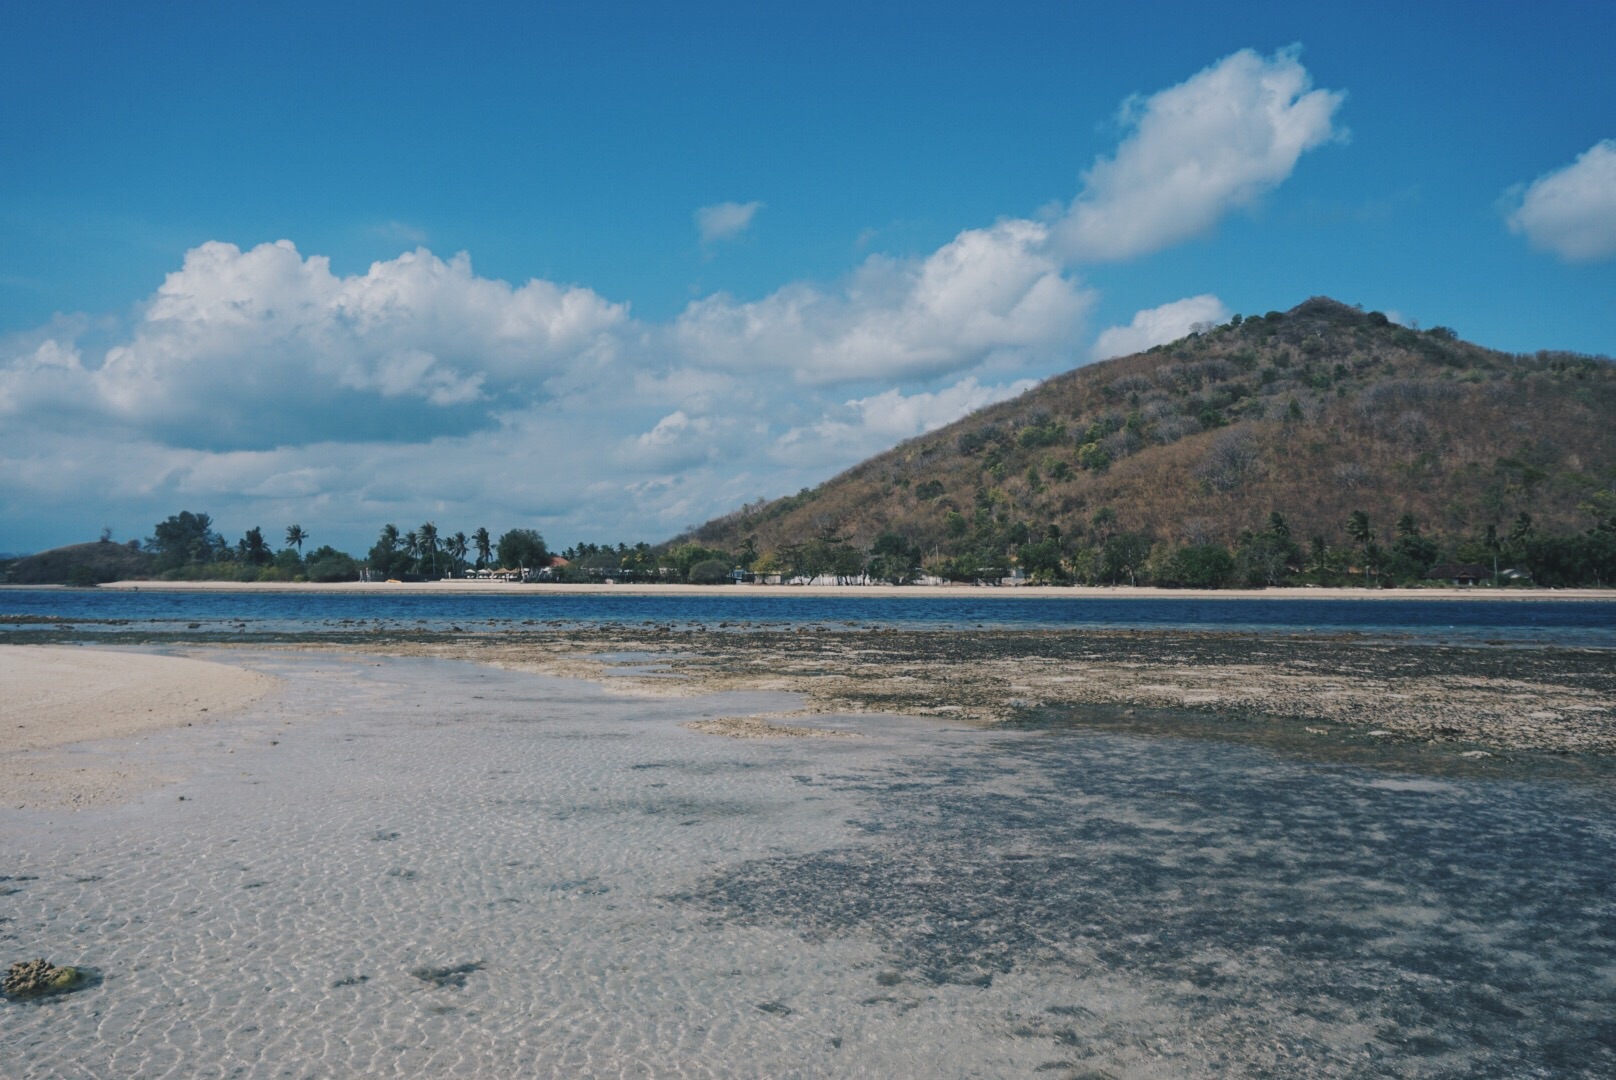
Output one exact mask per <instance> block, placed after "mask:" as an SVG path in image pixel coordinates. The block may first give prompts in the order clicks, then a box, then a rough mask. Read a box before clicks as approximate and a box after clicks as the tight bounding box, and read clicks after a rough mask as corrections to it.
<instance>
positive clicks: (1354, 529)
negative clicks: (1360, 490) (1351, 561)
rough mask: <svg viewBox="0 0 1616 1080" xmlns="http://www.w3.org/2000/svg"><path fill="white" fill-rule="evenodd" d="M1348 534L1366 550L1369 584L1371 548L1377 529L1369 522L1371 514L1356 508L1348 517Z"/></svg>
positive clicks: (1367, 580)
mask: <svg viewBox="0 0 1616 1080" xmlns="http://www.w3.org/2000/svg"><path fill="white" fill-rule="evenodd" d="M1347 535H1348V536H1350V537H1351V538H1352V542H1353V543H1354V544H1357V545H1358V546H1359V547H1361V548H1363V550H1364V570H1363V576H1364V584H1365V585H1367V584H1369V562H1370V559H1369V548H1370V545H1372V544H1373V543H1374V542H1375V530H1374V528H1373V527H1372V526H1371V525H1370V524H1369V515H1368V514H1366V513H1364V512H1363V511H1362V510H1354V511H1353V512H1352V516H1351V517H1349V518H1348V519H1347Z"/></svg>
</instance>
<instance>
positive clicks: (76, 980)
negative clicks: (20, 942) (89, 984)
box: [0, 957, 85, 998]
mask: <svg viewBox="0 0 1616 1080" xmlns="http://www.w3.org/2000/svg"><path fill="white" fill-rule="evenodd" d="M84 982H85V974H84V972H83V971H81V970H79V969H78V968H76V967H57V966H56V965H55V964H52V963H49V962H48V961H46V960H45V959H44V958H43V957H41V958H40V959H38V960H18V961H17V962H16V963H14V964H12V965H11V967H10V968H8V969H7V970H6V977H5V979H4V980H3V981H0V991H4V992H5V994H6V996H7V997H14V998H30V997H43V996H45V995H46V994H65V993H67V992H68V991H69V990H76V989H78V988H79V987H80V986H81V985H83V983H84Z"/></svg>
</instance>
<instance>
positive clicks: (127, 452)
mask: <svg viewBox="0 0 1616 1080" xmlns="http://www.w3.org/2000/svg"><path fill="white" fill-rule="evenodd" d="M1344 101H1345V94H1344V93H1343V92H1341V91H1334V90H1322V89H1315V88H1314V87H1313V85H1312V79H1311V77H1310V75H1309V73H1308V72H1307V70H1306V69H1305V67H1304V66H1303V65H1302V63H1301V61H1300V57H1299V53H1298V50H1297V49H1295V48H1290V49H1284V50H1281V51H1279V52H1277V53H1274V54H1272V55H1270V56H1266V57H1265V56H1262V55H1260V54H1259V53H1257V52H1255V51H1252V50H1249V49H1247V50H1241V51H1239V52H1236V53H1234V54H1232V55H1229V56H1227V57H1225V58H1223V59H1221V60H1219V61H1217V62H1216V63H1214V64H1212V65H1211V66H1209V67H1207V68H1206V69H1204V70H1203V71H1201V72H1199V73H1197V74H1195V75H1193V76H1191V77H1190V78H1188V79H1186V80H1185V81H1184V82H1182V83H1179V84H1177V85H1175V86H1171V87H1168V88H1166V89H1162V90H1159V91H1157V92H1155V93H1153V94H1150V95H1148V96H1136V97H1134V98H1131V99H1129V100H1128V101H1127V102H1126V103H1125V104H1124V106H1123V108H1122V112H1121V116H1120V119H1121V124H1122V129H1123V135H1122V137H1121V139H1120V141H1119V142H1118V143H1117V145H1116V147H1115V149H1114V151H1113V152H1112V153H1110V154H1109V155H1106V156H1103V157H1100V158H1098V159H1097V160H1095V161H1094V162H1093V164H1092V165H1091V167H1090V168H1089V169H1088V170H1087V171H1086V172H1084V173H1083V175H1082V181H1081V185H1080V188H1079V190H1078V192H1077V194H1076V196H1075V197H1074V198H1072V200H1071V201H1070V202H1069V203H1067V204H1065V205H1064V206H1063V207H1060V208H1058V209H1056V210H1053V211H1051V212H1048V213H1045V214H1043V215H1041V216H1032V217H1007V218H1002V219H1000V220H998V221H995V222H992V223H988V224H982V225H978V226H975V227H970V228H965V229H962V230H961V231H959V232H958V234H957V235H955V236H954V237H953V238H952V239H951V240H949V241H948V242H947V243H945V244H943V245H942V246H940V247H938V248H937V249H936V250H934V251H931V252H930V253H929V254H923V255H913V256H896V255H889V254H875V255H870V256H868V257H867V258H865V259H864V260H863V261H862V262H861V263H859V264H858V265H857V266H855V267H853V268H852V270H851V271H850V272H849V273H847V274H846V276H845V277H843V278H841V279H840V280H836V281H807V280H804V281H795V282H790V283H788V284H785V285H782V286H780V287H779V288H776V289H774V290H773V291H771V292H768V293H767V294H765V295H762V296H760V297H757V298H753V299H742V298H737V297H735V296H732V295H729V294H727V293H723V292H717V293H712V294H709V295H705V296H700V297H697V298H695V299H693V300H691V301H690V302H689V303H688V305H687V306H685V307H684V309H683V310H682V311H680V312H679V313H678V314H677V315H676V316H674V317H672V318H669V319H664V320H643V319H640V318H637V317H636V316H635V315H634V314H633V309H632V307H631V303H630V298H614V297H607V296H603V295H601V294H600V293H598V292H596V291H595V290H593V289H591V288H589V287H588V286H586V285H581V284H562V283H558V282H553V281H547V280H542V279H533V280H529V281H526V282H524V283H522V284H520V285H513V284H510V283H508V282H505V281H500V280H494V279H490V278H486V277H482V276H479V275H478V274H477V273H476V272H475V270H474V269H473V264H472V260H471V257H470V256H469V255H468V254H466V253H460V254H456V255H454V256H452V257H449V258H443V257H440V256H439V255H436V254H434V253H433V252H431V251H430V250H428V249H427V248H426V247H424V246H423V247H417V248H415V249H414V250H411V251H406V252H404V253H402V254H400V255H398V256H397V257H396V258H392V259H386V260H382V261H377V262H375V263H374V264H372V265H371V266H370V267H369V269H368V270H367V271H366V272H364V273H360V274H351V275H346V276H343V275H338V274H335V273H333V272H332V269H331V266H330V263H329V261H328V260H327V259H326V258H324V257H323V256H321V255H318V254H305V253H303V252H300V251H299V250H298V248H297V247H296V245H295V244H294V243H293V242H292V241H290V240H282V241H280V242H277V243H272V244H261V245H259V246H256V247H251V248H248V249H245V250H243V249H242V248H240V247H238V246H236V245H234V244H231V243H229V242H225V241H219V240H215V241H211V242H208V243H204V244H201V245H199V246H197V247H195V248H193V249H192V250H191V251H189V252H188V253H187V254H186V256H185V258H184V262H183V264H182V265H181V266H180V267H179V268H178V269H176V270H174V271H172V272H171V273H169V274H168V276H167V278H166V280H164V281H163V283H162V284H161V285H160V286H159V287H158V288H157V289H156V291H155V292H154V293H153V294H152V295H151V296H150V297H149V298H148V299H147V300H146V301H145V302H144V304H143V305H141V307H140V308H139V309H138V313H137V314H136V315H135V316H134V317H133V319H132V320H131V321H130V323H129V325H126V326H124V327H122V328H121V329H116V330H113V331H111V332H110V340H108V338H109V332H108V331H107V330H106V329H105V326H104V323H105V320H92V319H89V318H84V317H79V318H71V319H58V320H57V321H55V322H53V323H52V324H50V325H47V326H44V327H41V328H38V329H36V330H34V331H30V332H27V333H22V334H14V335H12V336H11V337H10V338H8V339H4V340H0V423H3V424H4V428H5V430H6V432H7V433H8V438H7V439H6V440H5V443H4V446H3V448H0V505H4V507H5V511H6V513H7V515H8V516H13V517H15V516H18V515H27V514H31V513H41V512H47V511H48V512H53V513H57V514H61V513H65V512H66V511H67V510H68V509H71V508H74V507H84V506H93V507H95V508H96V511H95V512H97V513H99V514H102V515H104V516H105V517H107V518H112V517H114V516H117V517H121V518H132V519H133V520H134V521H136V522H144V521H149V520H157V519H158V518H160V517H162V516H165V515H166V514H168V513H172V512H175V511H177V510H179V509H181V508H190V509H198V510H208V511H210V512H212V513H213V514H214V516H215V518H216V520H219V521H220V522H221V523H222V524H224V525H225V526H226V527H227V528H232V529H240V528H245V527H247V526H249V525H252V524H256V523H259V522H271V523H273V522H282V521H293V520H297V521H301V522H303V523H304V524H306V525H310V526H311V527H312V531H313V532H314V534H315V538H316V540H317V541H321V542H324V541H325V540H327V539H332V540H338V539H341V540H343V541H345V542H346V543H347V545H348V546H357V545H358V544H359V543H361V541H362V540H363V538H365V537H367V536H368V535H369V534H370V532H371V531H373V530H374V528H375V527H376V526H377V525H378V524H379V523H381V522H383V521H398V522H400V523H401V524H403V523H413V522H415V521H417V520H425V519H435V520H439V521H440V522H454V523H455V526H454V527H465V528H467V529H468V530H469V529H470V528H472V527H475V526H477V525H488V526H489V527H491V528H495V529H500V528H506V527H511V526H514V525H518V524H523V525H528V524H536V525H538V526H540V527H541V528H543V529H545V530H546V531H547V532H550V533H552V534H559V535H557V536H556V538H558V539H568V538H587V537H596V538H604V537H607V536H610V537H613V538H624V539H628V538H649V539H659V538H662V537H666V536H668V535H671V534H672V533H674V532H676V531H677V530H679V529H681V528H683V527H685V526H687V525H689V524H691V523H694V522H698V521H700V520H703V519H705V518H706V517H709V516H711V515H713V514H716V513H720V512H723V511H725V510H728V509H732V508H733V507H735V506H736V505H738V504H740V503H742V502H746V501H750V500H753V499H755V498H758V497H760V496H771V497H772V496H775V495H780V494H785V493H787V492H789V491H791V490H794V489H796V488H797V487H800V486H804V485H808V484H812V483H816V482H818V481H820V480H822V479H824V478H825V477H827V476H829V475H831V474H833V473H835V472H837V471H839V470H840V469H842V468H845V467H847V466H849V465H851V464H853V463H855V462H857V461H858V460H861V459H862V458H864V457H866V456H868V455H869V454H871V453H874V452H877V451H880V450H882V449H884V448H886V447H889V446H892V445H894V444H896V443H898V442H900V441H902V440H903V439H906V438H909V437H912V436H915V435H918V434H921V433H923V432H926V431H930V430H934V429H936V428H938V427H941V426H943V425H946V424H947V423H949V422H951V421H952V420H954V419H957V418H958V417H959V416H962V415H964V414H965V413H967V412H970V411H972V410H974V409H977V408H980V407H982V406H984V405H987V404H991V403H993V402H996V401H1000V400H1004V399H1006V398H1009V397H1012V396H1015V395H1016V394H1019V393H1021V392H1023V391H1025V390H1026V389H1027V388H1029V387H1030V386H1032V385H1034V384H1035V382H1036V381H1037V380H1038V379H1039V378H1042V377H1046V376H1048V375H1050V374H1053V373H1055V372H1058V371H1061V370H1065V369H1066V368H1069V367H1071V366H1073V365H1074V364H1075V363H1079V362H1083V361H1084V360H1086V359H1103V358H1106V357H1110V356H1115V355H1121V354H1123V353H1126V352H1132V351H1135V350H1139V349H1143V348H1148V347H1149V346H1151V345H1155V344H1159V343H1161V342H1164V341H1170V340H1173V339H1175V338H1177V337H1179V336H1182V335H1183V334H1185V333H1187V332H1189V330H1191V329H1192V328H1194V327H1195V326H1197V325H1199V324H1204V323H1216V322H1221V321H1224V320H1226V319H1227V318H1228V317H1229V314H1230V312H1229V310H1228V308H1227V307H1226V305H1225V304H1224V303H1223V301H1221V300H1220V299H1219V298H1218V297H1217V296H1216V295H1213V294H1212V293H1201V294H1197V295H1193V296H1188V297H1183V298H1179V299H1173V298H1170V297H1168V298H1164V302H1163V303H1162V304H1160V305H1159V306H1156V307H1153V308H1149V309H1146V310H1142V311H1140V312H1138V314H1136V315H1135V316H1134V317H1133V319H1132V320H1131V322H1129V323H1127V324H1126V325H1120V326H1112V327H1109V328H1105V329H1101V330H1098V331H1096V329H1095V328H1094V327H1093V326H1092V325H1091V323H1092V321H1093V312H1094V310H1095V308H1096V301H1097V297H1098V295H1099V290H1098V288H1097V287H1096V286H1094V285H1092V284H1090V283H1088V282H1087V281H1086V280H1085V279H1084V278H1083V277H1081V276H1080V271H1082V270H1083V269H1084V268H1085V267H1090V266H1098V265H1100V264H1110V263H1117V262H1120V261H1125V260H1129V259H1135V258H1139V257H1142V256H1145V255H1148V254H1150V253H1153V252H1157V251H1161V250H1163V249H1166V248H1169V247H1172V246H1174V245H1178V244H1182V243H1184V242H1186V241H1189V240H1193V239H1195V238H1197V237H1201V236H1204V235H1206V234H1207V233H1209V232H1211V231H1212V230H1214V229H1215V228H1216V227H1217V226H1218V224H1219V223H1220V222H1221V221H1223V220H1224V219H1225V218H1227V217H1228V216H1229V215H1230V214H1233V213H1237V212H1240V211H1244V210H1248V209H1250V208H1252V207H1254V206H1256V205H1257V204H1259V203H1260V201H1261V200H1262V198H1263V196H1264V195H1265V194H1267V193H1269V192H1271V191H1272V190H1274V189H1275V188H1276V187H1278V186H1279V185H1281V184H1283V183H1284V182H1285V181H1286V180H1287V179H1288V178H1289V177H1290V176H1291V175H1292V173H1293V172H1294V170H1295V169H1296V167H1297V165H1298V163H1299V161H1300V160H1301V158H1302V157H1303V155H1304V154H1306V153H1308V152H1309V151H1311V150H1314V149H1316V148H1319V147H1322V146H1325V145H1328V144H1330V143H1340V142H1343V141H1344V140H1345V139H1346V137H1347V136H1346V131H1345V129H1344V128H1342V127H1341V126H1340V125H1339V123H1338V121H1337V114H1338V113H1339V111H1340V110H1341V108H1342V105H1343V102H1344ZM1612 162H1616V149H1613V144H1609V143H1601V144H1598V145H1596V146H1595V147H1594V148H1593V149H1592V150H1590V151H1588V153H1587V154H1584V155H1583V156H1582V157H1581V158H1579V159H1578V161H1577V162H1576V163H1575V164H1574V165H1572V166H1568V167H1566V168H1565V169H1563V170H1561V171H1559V172H1556V173H1551V174H1549V175H1547V176H1544V177H1542V178H1540V179H1539V180H1538V181H1537V182H1536V183H1534V184H1533V185H1532V186H1531V187H1530V188H1528V189H1526V190H1525V192H1524V194H1523V196H1522V197H1521V202H1520V205H1519V207H1518V208H1517V209H1516V210H1515V212H1514V213H1513V214H1512V215H1511V216H1510V218H1509V222H1508V223H1509V227H1510V228H1511V229H1514V230H1516V231H1518V232H1522V233H1524V234H1525V235H1526V236H1527V238H1528V239H1529V240H1530V241H1531V242H1532V243H1533V244H1535V245H1538V246H1542V247H1546V248H1549V249H1550V250H1554V251H1556V252H1558V253H1560V254H1561V255H1562V256H1564V257H1565V258H1568V259H1589V258H1603V257H1605V256H1606V255H1608V254H1610V253H1611V251H1616V239H1613V238H1616V231H1611V230H1610V229H1609V228H1608V227H1609V225H1610V222H1611V221H1612V220H1616V219H1613V218H1612V215H1611V212H1610V201H1609V198H1608V196H1609V194H1610V191H1611V185H1610V182H1609V177H1610V172H1611V169H1612V167H1613V166H1612V164H1611V163H1612ZM762 206H763V203H762V202H761V201H753V202H747V203H736V202H725V203H718V204H714V205H710V206H706V207H702V208H699V209H698V210H696V211H695V213H694V221H695V224H696V227H697V231H698V234H699V236H700V239H701V242H702V243H703V244H704V245H714V244H720V243H723V242H725V241H729V240H733V239H735V238H738V237H740V236H742V235H745V234H746V233H747V231H748V230H749V229H750V228H751V226H752V224H753V222H754V220H755V218H756V215H757V214H758V212H759V210H760V208H761V207H762ZM1590 221H1593V222H1595V224H1594V226H1592V227H1590V225H1589V222H1590ZM1599 222H1604V223H1605V227H1606V232H1604V233H1601V232H1600V231H1599V230H1600V227H1601V226H1599V225H1598V223H1599ZM95 524H96V523H93V522H83V523H81V524H80V525H79V526H78V531H79V532H80V533H84V532H93V530H94V527H95ZM73 538H75V537H69V536H64V537H61V538H60V539H61V540H62V541H66V540H69V539H73Z"/></svg>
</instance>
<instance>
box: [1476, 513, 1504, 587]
mask: <svg viewBox="0 0 1616 1080" xmlns="http://www.w3.org/2000/svg"><path fill="white" fill-rule="evenodd" d="M1481 545H1482V547H1484V548H1486V549H1487V550H1488V551H1490V552H1492V553H1493V588H1495V589H1496V588H1497V587H1498V552H1499V551H1500V550H1502V549H1503V547H1504V542H1503V541H1502V540H1500V539H1499V537H1498V526H1497V525H1489V526H1487V528H1486V529H1485V530H1484V531H1483V532H1482V534H1481Z"/></svg>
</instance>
